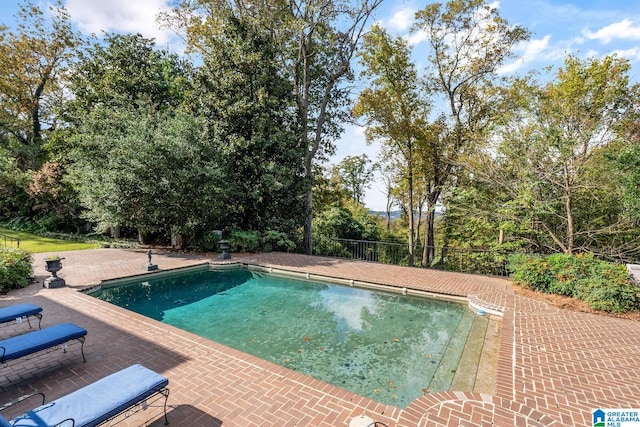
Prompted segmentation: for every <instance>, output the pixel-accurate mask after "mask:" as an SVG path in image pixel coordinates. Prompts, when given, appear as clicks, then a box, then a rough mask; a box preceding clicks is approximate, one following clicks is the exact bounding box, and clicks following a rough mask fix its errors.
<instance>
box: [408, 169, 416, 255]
mask: <svg viewBox="0 0 640 427" xmlns="http://www.w3.org/2000/svg"><path fill="white" fill-rule="evenodd" d="M407 186H408V187H409V209H408V212H407V214H408V215H409V258H408V260H407V264H408V265H409V267H413V252H414V245H413V237H414V235H415V230H414V227H415V226H414V224H413V220H414V218H413V165H412V163H411V160H409V177H408V179H407Z"/></svg>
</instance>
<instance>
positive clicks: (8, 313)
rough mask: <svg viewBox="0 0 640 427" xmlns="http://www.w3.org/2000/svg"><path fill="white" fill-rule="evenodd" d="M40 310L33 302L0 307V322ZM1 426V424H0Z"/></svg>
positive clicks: (29, 314) (30, 314)
mask: <svg viewBox="0 0 640 427" xmlns="http://www.w3.org/2000/svg"><path fill="white" fill-rule="evenodd" d="M41 311H42V307H39V306H37V305H35V304H16V305H11V306H9V307H4V308H0V323H4V322H10V321H12V320H16V319H17V318H18V317H22V316H33V315H34V314H38V313H40V312H41ZM0 426H2V424H0Z"/></svg>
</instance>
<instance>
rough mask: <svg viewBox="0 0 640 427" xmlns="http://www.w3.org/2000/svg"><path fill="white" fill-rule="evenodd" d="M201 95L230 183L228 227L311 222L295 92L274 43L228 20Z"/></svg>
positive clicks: (215, 41)
mask: <svg viewBox="0 0 640 427" xmlns="http://www.w3.org/2000/svg"><path fill="white" fill-rule="evenodd" d="M207 43H209V44H210V48H209V49H208V50H207V53H206V55H205V57H204V66H203V67H201V68H200V70H199V72H198V74H197V79H196V86H195V92H194V95H195V96H197V102H194V103H193V105H194V106H196V107H197V111H194V114H202V115H203V116H204V117H205V119H206V122H207V125H208V142H209V144H210V145H211V146H212V147H213V148H214V149H215V150H216V152H217V154H218V167H219V170H220V173H221V175H222V176H224V185H223V186H222V187H221V190H222V191H221V193H220V199H221V203H222V204H223V205H225V207H226V208H225V214H224V216H223V217H222V218H223V219H224V221H225V224H224V227H227V228H235V229H241V230H250V229H254V230H256V229H257V230H263V229H267V228H276V229H287V230H291V229H295V228H297V227H298V226H299V225H300V224H301V223H302V220H303V218H304V215H305V210H304V193H305V192H306V190H307V189H308V184H309V182H308V180H306V179H303V178H302V176H303V174H304V172H303V168H304V166H303V158H302V157H301V152H303V151H304V149H303V148H302V145H301V142H300V140H298V139H297V138H296V133H295V126H294V123H295V118H294V116H293V110H292V108H291V105H292V103H293V98H292V94H293V87H292V85H291V82H290V81H288V80H287V79H286V78H285V77H284V76H282V73H281V70H280V69H279V67H278V63H277V46H276V44H275V40H274V39H273V36H272V35H271V34H269V33H268V32H265V31H264V29H263V28H261V27H259V26H256V25H254V24H252V23H251V22H250V21H249V20H243V19H238V18H236V17H233V16H225V17H224V20H223V21H221V23H220V27H219V28H216V33H214V34H213V35H212V37H211V38H209V40H208V42H207Z"/></svg>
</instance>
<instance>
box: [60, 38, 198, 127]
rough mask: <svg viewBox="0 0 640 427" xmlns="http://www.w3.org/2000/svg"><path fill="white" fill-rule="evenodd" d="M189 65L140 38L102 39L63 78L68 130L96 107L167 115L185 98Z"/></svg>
mask: <svg viewBox="0 0 640 427" xmlns="http://www.w3.org/2000/svg"><path fill="white" fill-rule="evenodd" d="M192 72H193V71H192V69H191V65H190V64H189V63H188V62H186V61H184V60H182V59H180V58H179V57H178V56H177V55H176V54H173V53H169V52H167V51H165V50H158V49H156V45H155V41H154V40H153V39H147V38H144V37H142V35H140V34H126V35H122V34H107V35H106V36H105V37H104V41H103V42H95V43H94V44H93V45H90V46H89V47H87V49H85V50H84V51H82V52H80V53H79V55H78V64H77V65H76V66H75V67H74V70H73V73H71V75H70V77H69V90H70V91H71V92H72V93H73V98H72V100H70V101H69V103H68V104H67V114H66V116H65V118H66V120H67V121H68V122H69V123H71V124H72V125H77V124H79V123H81V122H82V120H83V118H84V115H85V114H87V113H89V112H91V111H92V110H93V109H94V108H96V107H104V106H107V107H111V108H119V107H125V106H127V107H128V106H136V105H138V103H139V102H142V105H146V104H151V105H155V106H156V108H157V109H159V110H164V109H173V108H176V107H178V106H180V105H181V104H182V102H183V101H184V99H185V98H186V97H187V96H188V94H189V92H190V85H191V79H192Z"/></svg>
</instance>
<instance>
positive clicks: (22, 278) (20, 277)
mask: <svg viewBox="0 0 640 427" xmlns="http://www.w3.org/2000/svg"><path fill="white" fill-rule="evenodd" d="M32 274H33V267H32V265H31V253H29V252H27V251H25V250H22V249H15V248H0V292H7V291H8V290H10V289H19V288H24V287H25V286H27V285H28V284H29V277H31V275H32Z"/></svg>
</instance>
